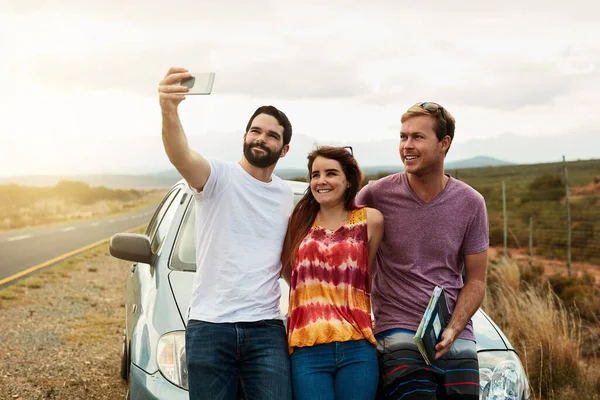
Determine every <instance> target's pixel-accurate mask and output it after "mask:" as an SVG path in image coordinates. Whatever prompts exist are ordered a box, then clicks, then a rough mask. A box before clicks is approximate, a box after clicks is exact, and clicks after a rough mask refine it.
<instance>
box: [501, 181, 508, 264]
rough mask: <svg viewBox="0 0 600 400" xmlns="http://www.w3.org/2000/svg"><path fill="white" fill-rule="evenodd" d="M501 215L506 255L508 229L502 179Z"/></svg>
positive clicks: (505, 254)
mask: <svg viewBox="0 0 600 400" xmlns="http://www.w3.org/2000/svg"><path fill="white" fill-rule="evenodd" d="M502 215H503V217H504V257H507V256H508V249H507V247H508V229H507V225H508V224H507V215H506V185H505V184H504V181H502Z"/></svg>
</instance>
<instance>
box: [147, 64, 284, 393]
mask: <svg viewBox="0 0 600 400" xmlns="http://www.w3.org/2000/svg"><path fill="white" fill-rule="evenodd" d="M189 76H190V74H189V72H188V71H187V70H186V69H183V68H171V69H170V70H169V72H168V73H167V75H166V76H165V78H164V79H163V80H162V81H161V82H160V85H159V89H158V91H159V98H160V107H161V111H162V138H163V143H164V146H165V150H166V153H167V155H168V156H169V160H170V161H171V163H172V164H173V165H174V166H175V168H177V170H178V171H179V173H181V175H182V176H183V177H184V179H185V180H186V181H187V182H188V184H189V186H190V188H191V190H192V191H193V193H194V198H195V204H196V205H195V206H196V264H197V268H196V275H195V279H194V286H193V293H192V298H191V301H190V310H189V320H188V323H187V329H186V359H187V367H188V381H189V392H190V399H191V400H197V399H203V400H205V399H206V400H208V399H210V400H221V399H222V400H234V399H235V398H236V393H238V385H239V393H240V394H242V395H243V397H244V398H246V399H252V400H281V399H291V397H292V395H291V380H290V364H289V357H288V349H287V339H286V331H285V328H284V325H283V321H282V317H281V315H280V312H279V300H280V295H281V293H280V289H279V283H278V278H279V273H280V269H281V264H280V255H281V248H282V245H283V240H284V236H285V232H286V229H287V222H288V216H289V214H290V212H291V209H292V207H293V193H292V189H291V188H290V186H289V185H287V184H286V183H285V182H284V181H282V180H281V179H279V178H278V177H277V176H275V175H273V170H274V169H275V165H276V164H277V161H278V160H279V159H280V158H282V157H284V156H285V155H286V153H287V152H288V150H289V142H290V139H291V137H292V126H291V124H290V121H289V120H288V118H287V117H286V115H285V114H284V113H283V112H281V111H279V110H278V109H276V108H275V107H273V106H263V107H260V108H258V109H257V110H256V111H255V113H254V114H253V115H252V117H251V118H250V121H249V122H248V125H247V127H246V133H245V134H244V145H243V150H244V155H243V157H242V159H241V161H239V163H226V162H222V161H218V160H215V159H206V158H204V157H203V156H201V155H200V154H198V153H197V152H195V151H193V150H192V149H190V147H189V146H188V142H187V139H186V136H185V133H184V131H183V127H182V125H181V121H180V119H179V116H178V112H177V107H178V105H179V103H180V102H181V101H182V100H184V99H185V95H183V94H177V92H185V91H186V88H185V87H183V86H180V85H179V82H180V81H181V80H182V79H185V78H187V77H189Z"/></svg>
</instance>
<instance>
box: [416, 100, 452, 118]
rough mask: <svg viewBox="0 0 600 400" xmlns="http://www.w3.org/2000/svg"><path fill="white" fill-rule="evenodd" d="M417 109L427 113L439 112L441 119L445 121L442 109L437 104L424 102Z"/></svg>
mask: <svg viewBox="0 0 600 400" xmlns="http://www.w3.org/2000/svg"><path fill="white" fill-rule="evenodd" d="M419 107H421V108H423V109H424V110H427V111H429V112H438V111H439V112H440V114H442V118H444V119H446V113H445V112H444V107H442V106H440V105H439V104H438V103H434V102H432V101H426V102H423V103H420V104H419Z"/></svg>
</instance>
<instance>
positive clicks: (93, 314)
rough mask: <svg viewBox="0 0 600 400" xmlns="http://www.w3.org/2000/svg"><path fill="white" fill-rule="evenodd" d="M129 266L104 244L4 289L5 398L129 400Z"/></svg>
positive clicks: (0, 313)
mask: <svg viewBox="0 0 600 400" xmlns="http://www.w3.org/2000/svg"><path fill="white" fill-rule="evenodd" d="M127 265H128V264H127V263H126V262H124V261H119V260H116V259H114V258H112V257H110V255H108V246H107V245H101V246H99V247H98V248H96V249H94V250H90V251H88V252H87V253H84V255H82V256H79V257H77V258H76V259H71V260H68V261H66V262H63V263H62V264H60V265H57V266H54V267H50V268H48V269H46V270H44V271H42V272H40V273H39V274H37V275H35V276H32V277H30V278H27V279H25V280H21V281H19V282H17V283H16V284H14V285H12V286H10V287H7V288H4V289H1V290H0V342H1V343H2V344H3V346H2V349H3V350H1V351H0V399H12V400H14V399H65V400H76V399H111V400H114V399H123V398H125V394H126V392H127V388H126V386H125V384H124V383H122V382H121V380H120V378H119V363H120V344H121V333H122V330H123V318H124V312H125V309H124V302H123V299H124V285H125V279H126V276H127V271H128V269H127Z"/></svg>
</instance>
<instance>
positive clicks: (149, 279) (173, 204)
mask: <svg viewBox="0 0 600 400" xmlns="http://www.w3.org/2000/svg"><path fill="white" fill-rule="evenodd" d="M181 188H182V186H181V185H178V186H175V187H173V188H172V189H171V190H170V191H169V192H168V193H167V194H166V195H165V197H164V198H163V200H162V201H161V203H160V204H159V206H158V207H157V209H156V211H155V213H154V215H153V216H152V219H151V220H150V223H149V224H148V227H147V229H146V232H145V234H146V236H148V239H149V240H150V243H151V247H152V250H153V252H154V253H156V252H157V251H158V250H159V248H160V245H161V244H162V240H163V239H164V235H165V234H166V233H165V230H168V229H167V227H168V225H169V224H170V223H171V220H172V218H173V214H174V212H175V211H176V208H177V204H178V203H177V201H178V200H179V198H180V196H181V192H182V191H181ZM130 268H131V271H130V274H129V277H128V279H127V284H126V295H125V298H126V300H125V308H126V310H125V311H126V320H125V323H126V329H127V338H128V341H130V340H131V338H132V336H133V332H132V331H133V329H134V327H135V326H136V325H137V324H138V320H139V318H140V317H141V316H143V315H144V313H145V311H146V310H145V309H144V307H145V305H146V304H148V298H149V297H150V296H151V295H152V292H153V291H154V290H155V288H154V284H153V281H154V271H155V270H154V266H152V265H149V264H142V263H134V264H132V265H131V267H130Z"/></svg>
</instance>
